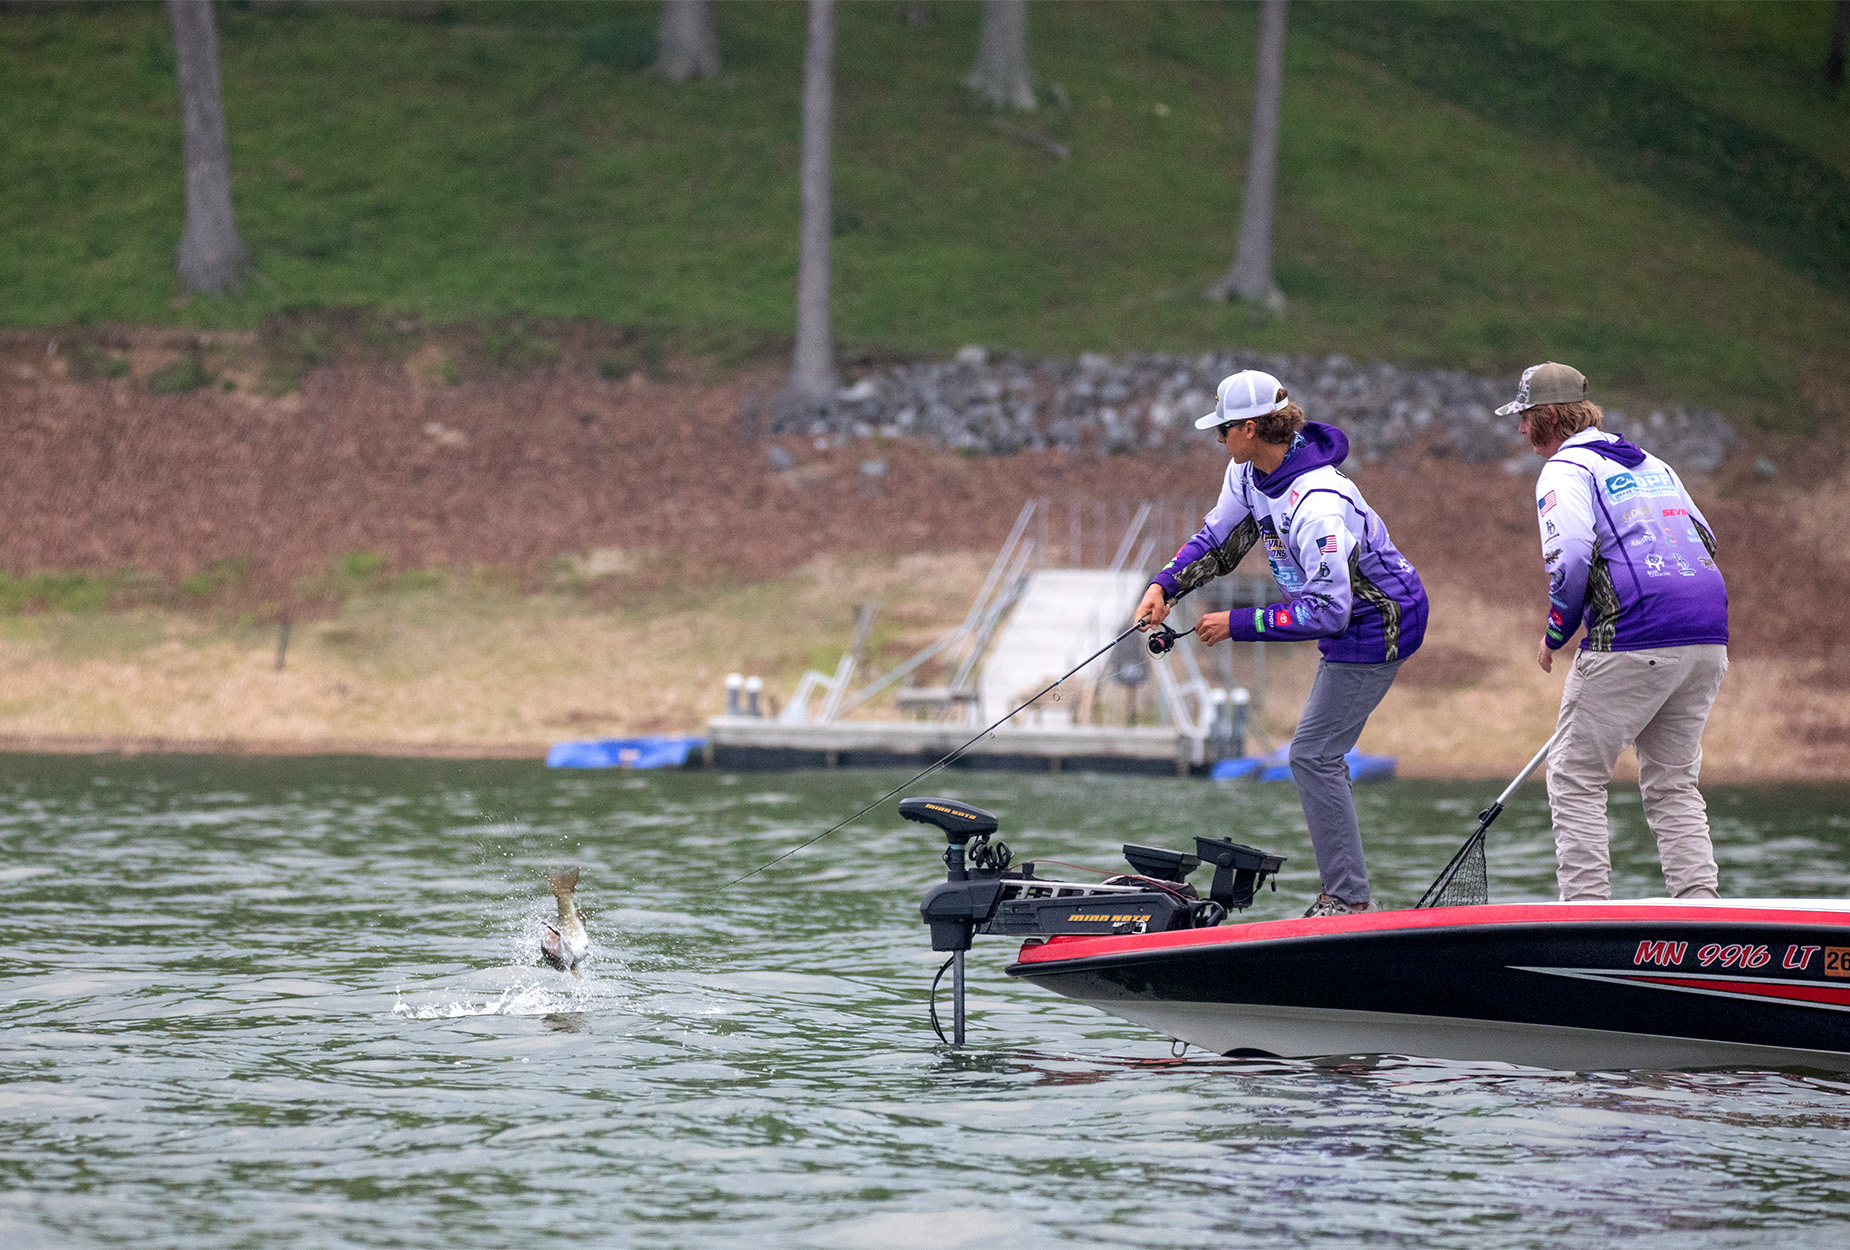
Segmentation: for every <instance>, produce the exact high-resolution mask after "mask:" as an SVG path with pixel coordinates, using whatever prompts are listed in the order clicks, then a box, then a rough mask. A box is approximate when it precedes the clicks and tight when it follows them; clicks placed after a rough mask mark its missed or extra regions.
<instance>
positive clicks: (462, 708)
mask: <svg viewBox="0 0 1850 1250" xmlns="http://www.w3.org/2000/svg"><path fill="white" fill-rule="evenodd" d="M987 563H988V561H987V558H986V557H976V556H960V555H950V556H939V557H927V556H915V557H907V558H905V559H901V560H898V561H893V562H880V561H875V560H872V559H866V558H863V559H860V560H821V561H814V562H812V563H810V564H809V565H806V566H805V567H804V568H803V569H802V570H801V571H800V572H799V573H798V574H796V575H794V576H792V577H788V578H782V579H778V580H775V581H770V582H762V583H757V584H754V585H745V586H731V587H727V586H719V587H708V588H704V589H699V590H697V591H696V590H695V589H693V588H689V589H688V590H687V591H685V592H676V593H674V594H672V595H671V594H663V593H656V594H653V595H632V596H628V602H619V603H618V605H617V606H616V607H615V608H614V609H612V610H607V611H592V610H589V609H587V607H586V606H585V603H584V601H583V600H580V599H575V598H568V597H563V596H522V595H519V594H517V593H514V592H512V591H509V590H504V589H500V590H498V589H495V588H492V587H481V586H470V585H462V586H446V587H435V588H431V589H427V590H423V591H418V592H412V593H401V594H395V595H390V596H381V597H375V598H363V599H357V600H353V601H351V602H349V603H348V604H347V605H346V606H345V607H344V609H343V610H342V611H341V612H340V614H339V615H338V616H336V617H334V618H333V619H331V620H325V621H310V622H304V623H302V624H300V625H298V626H297V627H296V628H295V629H294V630H293V633H292V637H291V642H290V647H289V650H288V658H287V663H286V666H285V667H284V669H283V670H282V671H277V670H276V668H275V656H276V642H277V634H276V631H275V630H274V629H273V628H267V627H266V628H262V629H252V628H227V627H223V626H215V625H212V624H209V623H206V622H202V621H200V620H199V619H197V618H195V617H190V616H185V615H180V614H173V613H156V612H130V613H115V614H108V615H97V616H75V615H45V616H36V617H15V618H11V619H9V620H6V621H4V622H0V674H4V678H3V681H4V686H3V689H4V696H3V697H0V738H6V739H11V740H12V741H13V742H14V743H15V744H16V745H24V744H30V745H35V746H45V747H49V746H56V745H57V744H58V740H61V739H63V740H73V741H75V740H82V741H87V742H94V741H96V740H118V741H120V740H131V741H132V740H140V741H143V742H146V741H149V740H160V741H162V742H167V743H195V744H206V745H218V744H224V745H232V744H249V745H253V746H254V745H257V744H264V745H267V746H269V747H272V748H275V747H289V746H292V745H293V746H296V747H302V748H307V747H313V746H325V745H328V744H363V745H365V746H367V747H369V748H372V749H378V750H385V751H390V750H396V749H411V748H447V747H453V748H456V749H459V750H463V751H470V752H473V751H479V750H481V749H484V748H490V747H492V748H495V749H499V750H503V751H505V752H507V753H509V754H526V753H530V752H532V751H534V750H536V749H540V748H543V747H544V746H545V745H547V744H548V743H551V742H554V741H558V740H560V739H562V738H574V737H589V736H596V735H600V734H616V733H622V732H654V731H679V730H687V729H693V728H695V727H697V726H698V725H699V724H700V723H701V722H702V721H703V720H704V718H705V717H707V716H709V715H711V714H713V713H714V712H717V711H719V710H720V709H721V705H722V704H723V701H724V685H723V683H724V679H725V675H726V674H727V673H728V672H733V671H742V672H746V673H758V674H760V675H762V676H764V677H765V679H766V682H767V688H768V689H770V690H772V691H778V692H785V693H787V692H788V691H789V690H790V688H791V687H792V686H794V684H795V682H796V678H797V676H798V675H799V674H800V673H801V671H802V670H803V668H804V667H806V666H824V665H826V666H827V667H829V668H831V669H832V668H833V666H834V663H835V660H836V659H837V658H838V656H839V654H840V651H841V649H842V648H843V647H844V646H845V645H846V644H847V641H848V635H849V630H850V626H851V619H852V618H851V604H853V603H855V602H860V601H870V602H876V603H880V604H882V605H883V611H882V617H881V621H880V623H879V624H878V625H877V627H876V629H875V631H874V635H873V638H872V640H871V653H872V659H873V660H874V662H875V663H877V664H880V665H890V664H892V663H896V662H897V661H898V660H899V659H901V658H903V657H904V656H905V655H907V654H909V653H910V652H911V651H912V650H914V649H916V648H917V647H919V646H921V645H923V644H924V643H925V642H926V641H929V639H930V638H931V637H932V636H934V633H935V630H936V629H937V628H939V627H940V626H941V625H943V624H949V623H954V622H955V621H956V620H957V619H960V618H961V616H962V614H963V612H964V610H965V607H966V606H967V604H968V602H969V600H970V597H971V596H972V595H973V594H974V593H975V590H976V587H977V585H978V583H979V582H980V581H981V578H982V575H983V572H984V571H985V569H986V567H987Z"/></svg>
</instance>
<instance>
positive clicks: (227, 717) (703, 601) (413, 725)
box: [0, 554, 1850, 780]
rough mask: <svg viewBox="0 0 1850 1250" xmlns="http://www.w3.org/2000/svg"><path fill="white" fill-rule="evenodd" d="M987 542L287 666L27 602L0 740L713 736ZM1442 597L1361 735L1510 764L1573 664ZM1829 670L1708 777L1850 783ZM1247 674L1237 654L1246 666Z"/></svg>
mask: <svg viewBox="0 0 1850 1250" xmlns="http://www.w3.org/2000/svg"><path fill="white" fill-rule="evenodd" d="M988 560H989V557H988V556H986V555H980V554H949V555H938V556H911V557H906V558H903V559H900V560H896V561H888V560H880V559H875V558H871V557H857V558H833V559H823V560H816V561H812V562H810V563H809V564H807V565H805V566H803V567H802V568H801V569H800V570H798V572H797V573H796V574H794V575H792V576H789V577H785V578H779V579H776V580H773V581H767V582H759V583H754V584H749V585H732V586H711V587H705V588H698V589H695V588H688V589H685V590H682V591H676V592H673V593H663V592H654V593H647V594H645V593H640V592H636V593H626V594H622V595H619V596H617V600H618V601H617V603H616V604H615V606H614V607H611V608H609V609H602V610H593V609H591V608H589V607H588V606H587V603H586V600H584V599H582V598H572V597H566V596H532V595H526V596H523V595H520V594H518V593H516V592H514V591H513V590H510V589H497V588H495V587H494V586H492V585H491V586H482V585H470V584H451V585H448V586H442V587H435V588H431V589H427V590H423V591H417V592H410V593H400V594H394V595H389V596H380V597H375V598H368V599H359V600H354V601H352V602H350V603H349V604H348V605H347V606H346V608H345V609H344V610H343V611H342V612H341V613H340V614H339V615H338V616H337V617H335V618H333V619H330V620H325V621H314V622H307V623H304V624H301V625H299V626H297V627H296V629H295V631H294V636H293V638H292V642H291V645H290V648H289V654H288V663H287V666H286V667H285V668H284V669H283V670H282V671H280V672H278V671H277V670H276V669H275V667H274V660H275V654H276V634H275V632H274V630H272V629H269V628H262V629H254V628H238V627H226V626H215V625H212V624H209V623H206V622H202V621H200V620H199V619H198V618H196V617H191V616H186V615H180V614H170V613H156V612H133V613H115V614H106V615H96V616H73V615H62V616H60V615H46V616H37V617H13V618H8V619H5V620H0V682H3V686H0V689H3V690H4V696H3V697H0V742H4V743H6V744H9V745H11V746H13V747H15V748H22V747H23V748H30V749H59V748H66V749H98V748H110V747H117V748H120V747H137V746H139V747H144V748H146V747H155V746H162V745H165V746H168V747H173V746H176V745H184V746H194V747H202V748H209V749H219V750H245V751H250V750H255V751H307V750H330V749H353V750H367V751H375V752H380V753H420V754H421V753H438V754H458V755H470V754H482V753H490V754H504V755H534V754H538V753H540V752H542V751H543V750H544V748H545V747H546V746H547V745H548V744H550V743H552V742H555V741H559V740H561V739H567V738H584V737H594V736H600V735H614V734H620V733H639V732H675V731H687V730H695V729H697V728H698V727H699V726H700V725H701V723H702V722H703V721H704V719H705V718H706V717H707V716H709V715H712V714H713V713H716V712H718V711H720V710H721V708H722V705H723V702H724V686H723V682H724V678H725V675H726V674H727V673H729V672H734V671H738V672H745V673H757V674H759V675H761V676H763V677H764V678H765V679H766V688H767V690H769V691H771V692H773V693H774V694H775V695H778V696H787V695H788V693H789V691H790V690H791V688H792V687H793V686H794V685H795V683H796V679H797V677H798V676H799V675H800V673H801V672H802V670H803V669H804V668H806V667H813V668H820V669H824V670H832V669H833V667H834V664H835V661H836V660H837V659H838V658H839V656H840V654H841V652H842V649H843V648H844V647H845V646H846V645H847V642H848V635H849V631H850V625H851V605H853V604H854V603H856V602H873V603H877V604H879V605H881V614H880V617H879V623H878V625H877V626H876V628H875V630H874V634H873V638H872V641H871V645H870V652H871V657H870V658H871V660H872V662H873V664H874V665H875V666H876V667H877V668H881V669H885V668H890V667H891V666H892V665H893V664H895V663H897V662H898V661H899V660H901V659H903V658H904V657H905V656H907V655H909V654H910V653H911V652H913V651H914V650H916V649H917V648H919V647H921V646H923V645H924V644H925V643H927V642H929V641H930V640H931V639H932V638H934V637H936V636H937V634H938V633H939V632H940V631H942V630H943V629H946V628H948V627H950V626H951V625H953V624H955V623H956V622H957V621H958V620H960V619H961V618H962V616H963V613H964V611H965V609H966V607H967V605H968V603H969V601H970V598H971V596H972V595H973V594H974V593H975V590H976V587H977V585H978V584H979V583H980V582H981V580H982V576H983V573H984V571H985V570H986V568H987V565H988ZM619 563H621V562H619ZM1432 595H1433V607H1434V610H1433V615H1432V622H1433V623H1432V628H1431V632H1430V633H1429V634H1428V641H1427V644H1426V648H1425V649H1424V651H1423V653H1422V654H1420V655H1417V656H1416V657H1415V658H1414V659H1412V660H1410V661H1409V662H1408V664H1407V666H1406V668H1404V669H1403V670H1402V673H1403V678H1402V680H1400V681H1398V682H1397V683H1396V684H1395V687H1394V689H1393V690H1392V691H1391V692H1390V693H1389V695H1388V697H1387V700H1386V701H1385V702H1384V703H1383V704H1382V707H1381V710H1380V711H1379V712H1377V713H1376V714H1375V716H1374V718H1373V719H1372V720H1371V721H1370V723H1369V727H1368V730H1367V732H1366V733H1365V734H1364V735H1363V737H1362V743H1361V745H1362V747H1363V749H1365V750H1369V751H1378V752H1384V753H1388V754H1393V755H1397V756H1399V757H1400V766H1401V771H1402V773H1403V774H1405V775H1408V776H1431V777H1496V776H1500V775H1505V774H1509V773H1513V772H1514V771H1515V769H1517V768H1518V767H1520V766H1521V764H1522V763H1523V761H1524V760H1526V759H1527V758H1528V756H1529V755H1530V754H1531V753H1532V752H1533V751H1534V749H1535V748H1536V746H1537V745H1539V744H1540V743H1541V742H1542V741H1544V740H1545V739H1546V738H1547V736H1548V734H1549V732H1550V731H1551V729H1552V726H1553V723H1554V716H1555V709H1556V707H1557V705H1558V702H1559V699H1560V691H1561V683H1562V681H1563V679H1564V676H1565V666H1564V665H1557V666H1556V670H1555V672H1554V673H1553V674H1544V673H1542V672H1541V671H1540V670H1539V669H1538V668H1537V667H1536V665H1535V661H1534V645H1535V638H1536V633H1535V627H1536V620H1535V617H1534V614H1533V613H1527V612H1522V611H1518V610H1514V609H1507V608H1499V607H1493V606H1490V605H1487V604H1486V603H1485V602H1484V601H1482V600H1480V599H1478V598H1475V597H1474V596H1473V595H1471V594H1470V593H1468V592H1460V591H1458V590H1455V589H1453V588H1451V587H1448V586H1444V585H1440V586H1436V587H1433V588H1432ZM1219 664H1220V657H1219V656H1218V655H1217V656H1215V657H1214V663H1213V664H1212V665H1211V666H1210V670H1211V671H1215V672H1218V671H1220V670H1219ZM1821 665H1822V662H1821V661H1818V660H1805V661H1798V660H1780V659H1770V658H1759V657H1743V658H1739V659H1736V660H1735V662H1734V666H1733V668H1732V670H1731V671H1730V673H1729V676H1728V680H1727V683H1726V684H1725V685H1724V687H1723V689H1722V696H1721V699H1720V701H1719V702H1718V703H1717V705H1716V709H1715V713H1714V716H1713V718H1712V719H1711V721H1710V726H1709V732H1708V735H1707V739H1706V742H1705V755H1706V769H1705V772H1706V775H1707V776H1708V777H1709V778H1711V779H1713V780H1755V779H1759V780H1771V779H1781V778H1789V779H1798V778H1808V779H1841V778H1845V777H1850V692H1847V691H1846V690H1845V689H1844V688H1843V687H1842V686H1841V685H1838V684H1834V683H1831V682H1828V681H1825V680H1822V678H1823V677H1824V676H1825V674H1824V673H1823V672H1822V671H1821ZM1315 666H1316V652H1315V648H1314V647H1312V646H1310V645H1308V644H1299V645H1295V646H1287V647H1280V646H1273V647H1272V648H1270V650H1269V652H1268V698H1267V708H1266V715H1265V717H1264V718H1263V724H1262V725H1261V726H1260V727H1259V732H1258V733H1257V734H1255V742H1254V745H1255V746H1256V747H1265V746H1272V745H1276V744H1277V743H1279V742H1282V741H1284V740H1286V739H1287V738H1289V736H1290V733H1291V728H1292V724H1293V722H1294V720H1295V717H1296V714H1297V710H1298V708H1299V707H1300V706H1301V705H1302V702H1303V698H1304V696H1305V694H1306V693H1307V692H1308V690H1309V686H1310V681H1311V678H1312V675H1313V673H1314V671H1315ZM1250 673H1251V655H1250V652H1245V653H1241V654H1240V655H1239V656H1238V658H1237V660H1236V674H1237V678H1238V680H1240V681H1242V682H1249V681H1250ZM1629 766H1630V765H1629V757H1628V760H1627V762H1626V763H1624V764H1622V765H1621V767H1622V769H1624V768H1627V767H1629Z"/></svg>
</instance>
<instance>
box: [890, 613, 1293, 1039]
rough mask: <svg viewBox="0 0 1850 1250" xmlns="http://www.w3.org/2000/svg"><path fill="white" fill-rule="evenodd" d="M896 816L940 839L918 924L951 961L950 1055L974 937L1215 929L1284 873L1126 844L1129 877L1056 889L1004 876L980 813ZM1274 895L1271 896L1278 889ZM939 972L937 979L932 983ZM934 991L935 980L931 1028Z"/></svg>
mask: <svg viewBox="0 0 1850 1250" xmlns="http://www.w3.org/2000/svg"><path fill="white" fill-rule="evenodd" d="M1152 642H1153V643H1154V640H1152ZM899 814H900V815H901V816H902V817H904V818H905V819H907V820H912V821H917V822H918V823H920V824H926V825H933V826H935V827H936V828H938V829H941V830H943V831H944V839H945V843H946V845H945V850H944V869H945V878H944V880H943V881H942V882H940V883H939V884H937V885H934V886H933V887H932V888H931V889H929V890H927V891H926V892H925V899H924V901H923V902H921V903H920V904H919V915H920V917H921V918H922V919H923V920H924V922H925V923H926V924H927V925H928V926H930V928H931V948H932V949H933V950H934V951H948V952H949V953H950V957H949V958H948V959H947V960H946V961H945V968H949V969H951V970H952V974H951V996H952V1025H951V1044H952V1045H956V1046H961V1045H963V1041H964V952H965V951H967V950H969V949H970V947H971V945H972V944H973V943H974V941H975V938H976V935H977V934H979V933H985V934H1001V935H1006V936H1014V937H1021V938H1025V939H1030V940H1032V939H1036V938H1041V939H1045V938H1049V937H1057V936H1062V935H1090V936H1094V937H1110V936H1122V935H1127V934H1135V933H1165V932H1169V931H1172V930H1176V929H1204V928H1212V927H1213V926H1215V925H1217V924H1220V923H1221V922H1222V921H1224V920H1225V919H1226V918H1227V917H1228V915H1229V914H1230V913H1232V912H1236V911H1244V910H1246V909H1247V908H1248V907H1251V906H1252V903H1253V896H1254V895H1255V894H1257V893H1258V891H1259V888H1260V887H1261V886H1263V885H1264V884H1265V883H1266V881H1267V880H1268V879H1271V878H1274V877H1275V876H1276V874H1277V873H1278V870H1279V869H1280V868H1282V867H1284V863H1285V859H1284V856H1282V855H1270V854H1267V853H1266V852H1264V851H1261V850H1257V849H1255V848H1253V847H1250V846H1241V845H1240V844H1238V843H1236V842H1233V841H1231V840H1229V839H1226V838H1204V837H1197V838H1196V839H1195V853H1194V854H1192V855H1190V854H1187V853H1186V852H1183V851H1169V850H1164V849H1162V848H1160V847H1154V846H1139V845H1137V844H1135V843H1126V844H1125V847H1124V858H1125V859H1126V860H1127V861H1128V862H1129V863H1130V866H1131V868H1132V869H1133V870H1134V871H1133V872H1130V873H1125V874H1122V875H1120V876H1115V877H1109V878H1107V879H1106V880H1104V881H1102V882H1098V883H1090V882H1077V881H1059V880H1054V879H1052V878H1048V877H1037V876H1036V875H1035V874H1034V864H1033V862H1032V861H1029V862H1027V863H1024V864H1022V865H1021V867H1020V868H1018V869H1014V870H1011V869H1010V867H1009V865H1010V863H1011V862H1012V860H1013V856H1012V854H1011V852H1010V851H1009V848H1008V845H1007V844H1006V843H1004V842H1001V841H991V838H992V837H993V835H994V834H995V833H996V831H997V829H998V828H1000V822H999V821H998V820H997V819H996V817H995V816H994V815H993V814H992V813H990V812H986V811H984V810H983V809H982V808H980V807H972V806H971V805H970V804H968V803H960V802H958V801H957V800H955V799H934V798H911V799H905V800H902V801H901V802H900V805H899ZM1203 864H1210V865H1212V866H1213V868H1214V879H1213V882H1212V883H1211V884H1210V885H1209V887H1208V897H1206V898H1202V897H1201V896H1200V894H1199V893H1198V892H1197V891H1196V890H1195V887H1194V886H1192V885H1190V884H1189V883H1188V876H1189V874H1190V873H1192V872H1194V871H1195V870H1196V869H1197V868H1199V867H1201V866H1202V865H1203ZM1272 888H1273V889H1274V890H1276V889H1277V888H1278V884H1277V882H1276V881H1273V885H1272ZM945 968H940V969H939V970H938V976H939V977H942V976H943V975H944V971H945ZM937 985H938V981H937V978H934V979H933V981H932V994H933V1007H932V1027H933V1028H937V1006H936V995H937ZM939 1037H940V1038H942V1037H943V1033H942V1031H940V1033H939Z"/></svg>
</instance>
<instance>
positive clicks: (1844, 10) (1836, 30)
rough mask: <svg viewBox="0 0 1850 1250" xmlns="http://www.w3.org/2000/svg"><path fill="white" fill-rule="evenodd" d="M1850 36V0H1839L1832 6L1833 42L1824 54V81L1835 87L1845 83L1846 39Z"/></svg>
mask: <svg viewBox="0 0 1850 1250" xmlns="http://www.w3.org/2000/svg"><path fill="white" fill-rule="evenodd" d="M1846 36H1850V0H1837V3H1836V4H1834V5H1832V6H1831V43H1830V48H1829V50H1827V51H1826V52H1825V54H1824V81H1826V82H1828V83H1830V84H1831V85H1832V86H1833V87H1841V86H1843V85H1844V39H1845V37H1846Z"/></svg>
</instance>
